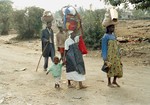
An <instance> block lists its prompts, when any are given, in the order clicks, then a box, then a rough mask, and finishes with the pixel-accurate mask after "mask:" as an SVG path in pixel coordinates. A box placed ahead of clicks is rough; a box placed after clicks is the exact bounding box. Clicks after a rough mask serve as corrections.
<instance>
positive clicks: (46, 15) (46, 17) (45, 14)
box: [41, 11, 54, 23]
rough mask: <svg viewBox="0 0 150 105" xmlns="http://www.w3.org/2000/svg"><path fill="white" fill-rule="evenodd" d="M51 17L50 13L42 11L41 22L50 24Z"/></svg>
mask: <svg viewBox="0 0 150 105" xmlns="http://www.w3.org/2000/svg"><path fill="white" fill-rule="evenodd" d="M53 19H54V18H53V15H52V13H51V12H50V11H44V12H43V16H42V17H41V20H42V22H46V23H47V22H52V21H53Z"/></svg>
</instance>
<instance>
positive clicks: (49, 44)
mask: <svg viewBox="0 0 150 105" xmlns="http://www.w3.org/2000/svg"><path fill="white" fill-rule="evenodd" d="M51 26H52V22H47V26H46V28H45V29H43V30H42V35H41V40H42V54H43V57H44V66H43V68H44V71H47V72H46V74H48V73H49V72H51V73H52V75H53V77H54V78H55V88H57V87H58V88H59V87H60V80H61V70H62V66H63V65H66V66H65V67H66V77H67V80H68V87H74V86H73V85H72V83H71V81H75V82H77V83H78V88H79V89H83V88H86V87H87V86H84V85H83V83H82V82H83V81H84V80H85V74H86V70H85V65H84V60H83V56H82V53H81V51H80V50H79V47H78V42H79V35H78V28H76V29H74V30H67V31H66V30H63V25H58V29H59V32H58V33H57V34H56V45H57V51H59V52H60V58H58V57H57V56H55V46H54V33H53V30H52V28H51ZM105 27H106V33H105V34H104V35H103V37H102V58H103V60H104V64H105V65H106V67H107V72H106V74H107V78H108V86H109V87H114V86H117V87H120V85H119V84H118V83H117V79H118V78H121V77H122V76H123V71H122V62H121V57H120V53H119V47H118V44H117V40H116V35H115V34H114V30H115V25H114V23H113V22H109V21H107V25H106V24H105ZM49 57H51V61H52V62H53V64H52V65H51V66H50V67H49V68H48V61H49ZM60 62H62V63H60ZM103 69H104V68H103ZM111 77H113V81H111Z"/></svg>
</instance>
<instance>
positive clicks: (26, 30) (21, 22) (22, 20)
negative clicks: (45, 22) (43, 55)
mask: <svg viewBox="0 0 150 105" xmlns="http://www.w3.org/2000/svg"><path fill="white" fill-rule="evenodd" d="M43 11H44V10H43V9H41V8H38V7H29V8H26V9H25V10H17V11H14V22H15V29H16V31H17V32H18V38H19V39H31V38H33V37H39V36H40V31H41V29H42V21H41V16H42V14H43Z"/></svg>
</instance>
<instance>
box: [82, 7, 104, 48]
mask: <svg viewBox="0 0 150 105" xmlns="http://www.w3.org/2000/svg"><path fill="white" fill-rule="evenodd" d="M80 14H82V15H81V17H82V23H83V30H84V40H85V43H86V45H87V46H88V47H90V48H92V49H98V48H100V46H101V38H102V36H103V35H104V28H103V27H102V24H101V23H102V20H103V18H104V14H105V10H104V9H100V10H99V9H98V10H95V11H91V10H85V11H81V12H80Z"/></svg>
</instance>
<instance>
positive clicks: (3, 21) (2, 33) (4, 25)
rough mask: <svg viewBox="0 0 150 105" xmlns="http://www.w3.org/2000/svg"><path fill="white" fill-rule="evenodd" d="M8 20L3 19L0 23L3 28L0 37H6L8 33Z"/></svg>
mask: <svg viewBox="0 0 150 105" xmlns="http://www.w3.org/2000/svg"><path fill="white" fill-rule="evenodd" d="M8 19H9V18H5V19H4V18H3V19H2V23H3V28H2V32H1V35H8V34H9V33H8V31H9V23H8Z"/></svg>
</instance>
